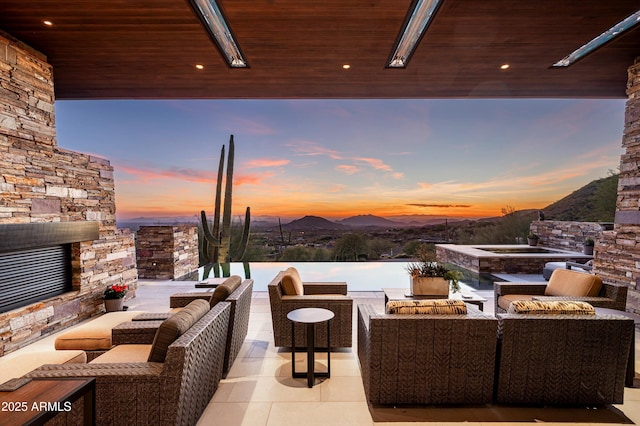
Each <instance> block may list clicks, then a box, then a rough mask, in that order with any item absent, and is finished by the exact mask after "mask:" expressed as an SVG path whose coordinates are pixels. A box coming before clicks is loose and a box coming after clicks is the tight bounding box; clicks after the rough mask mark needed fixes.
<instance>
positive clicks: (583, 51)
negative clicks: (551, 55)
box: [551, 10, 640, 68]
mask: <svg viewBox="0 0 640 426" xmlns="http://www.w3.org/2000/svg"><path fill="white" fill-rule="evenodd" d="M639 23H640V10H638V11H637V12H635V13H634V14H632V15H629V16H627V17H626V18H625V19H623V20H622V21H620V22H618V23H617V24H615V25H614V26H613V27H611V28H609V29H608V30H607V31H605V32H603V33H602V34H600V35H599V36H598V37H596V38H594V39H592V40H591V41H590V42H588V43H587V44H584V45H582V46H580V47H579V48H578V49H576V50H574V51H573V52H571V53H570V54H568V55H567V56H565V57H564V58H562V59H560V60H559V61H558V62H556V63H555V64H553V65H551V67H552V68H562V67H568V66H569V65H571V64H573V63H574V62H576V61H578V60H580V59H582V58H584V57H585V56H587V55H588V54H590V53H591V52H593V51H594V50H596V49H598V48H599V47H602V46H603V45H604V44H606V43H609V42H610V41H611V40H613V39H614V38H616V37H619V36H621V35H622V34H624V33H625V32H627V31H628V30H630V29H631V28H633V27H635V26H636V25H638V24H639Z"/></svg>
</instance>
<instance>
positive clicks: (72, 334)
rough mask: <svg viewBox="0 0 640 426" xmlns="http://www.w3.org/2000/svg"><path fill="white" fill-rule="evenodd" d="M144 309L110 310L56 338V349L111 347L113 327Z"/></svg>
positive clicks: (99, 348) (91, 349)
mask: <svg viewBox="0 0 640 426" xmlns="http://www.w3.org/2000/svg"><path fill="white" fill-rule="evenodd" d="M141 313H142V311H119V312H109V313H107V314H104V315H102V316H100V317H98V318H96V319H93V320H90V321H87V322H86V323H83V324H81V325H79V326H78V327H76V328H73V329H71V330H69V331H67V332H64V333H62V334H61V335H60V336H58V337H57V338H56V341H55V348H56V349H80V350H84V351H95V350H105V349H110V348H111V346H113V345H112V343H111V329H112V328H113V327H115V326H116V325H118V324H121V323H123V322H127V321H131V320H132V319H133V317H135V316H137V315H140V314H141Z"/></svg>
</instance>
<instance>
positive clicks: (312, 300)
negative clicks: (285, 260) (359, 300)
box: [267, 268, 353, 348]
mask: <svg viewBox="0 0 640 426" xmlns="http://www.w3.org/2000/svg"><path fill="white" fill-rule="evenodd" d="M291 269H293V268H289V269H288V270H287V271H280V272H279V273H278V274H277V275H276V276H275V277H274V279H273V280H272V281H271V282H270V283H269V284H268V286H267V288H268V290H269V303H270V305H271V321H272V322H273V339H274V342H275V346H279V347H287V348H290V347H292V346H295V347H296V348H300V347H305V346H306V340H305V338H304V327H297V328H296V335H295V345H293V342H291V321H289V320H288V319H287V314H288V313H289V312H291V311H293V310H294V309H299V308H325V309H329V310H330V311H332V312H333V313H334V314H335V317H334V318H333V319H332V320H331V348H341V347H351V346H352V339H353V335H352V331H351V328H352V321H353V299H351V297H349V296H347V283H345V282H301V286H302V287H303V289H301V290H300V291H299V294H296V295H288V294H286V293H287V292H286V291H285V288H284V285H283V283H282V281H283V278H284V279H285V280H286V278H287V277H288V276H289V274H290V272H291V271H290V270H291ZM296 273H297V272H296ZM316 333H317V335H316V343H317V345H318V347H321V348H326V347H327V326H326V325H324V324H321V325H319V326H318V327H316Z"/></svg>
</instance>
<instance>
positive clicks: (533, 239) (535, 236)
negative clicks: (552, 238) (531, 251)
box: [527, 234, 540, 246]
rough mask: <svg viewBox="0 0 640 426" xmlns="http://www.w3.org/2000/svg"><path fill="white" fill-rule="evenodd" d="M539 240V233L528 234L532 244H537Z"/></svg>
mask: <svg viewBox="0 0 640 426" xmlns="http://www.w3.org/2000/svg"><path fill="white" fill-rule="evenodd" d="M538 241H540V237H539V236H538V234H529V235H528V236H527V242H528V243H529V245H530V246H537V245H538Z"/></svg>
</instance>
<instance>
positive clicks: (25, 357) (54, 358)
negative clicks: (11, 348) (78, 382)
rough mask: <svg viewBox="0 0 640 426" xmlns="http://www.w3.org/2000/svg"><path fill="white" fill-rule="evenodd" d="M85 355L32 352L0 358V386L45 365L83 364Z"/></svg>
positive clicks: (75, 352) (70, 352)
mask: <svg viewBox="0 0 640 426" xmlns="http://www.w3.org/2000/svg"><path fill="white" fill-rule="evenodd" d="M86 362H87V355H86V354H85V353H84V351H80V350H68V351H54V350H47V351H37V352H36V351H34V352H21V353H15V354H9V355H5V356H3V357H0V384H2V383H4V382H6V381H7V380H11V379H13V378H17V377H22V376H24V375H25V374H27V373H29V372H30V371H33V370H35V369H36V368H38V367H40V366H41V365H45V364H76V363H80V364H84V363H86Z"/></svg>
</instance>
